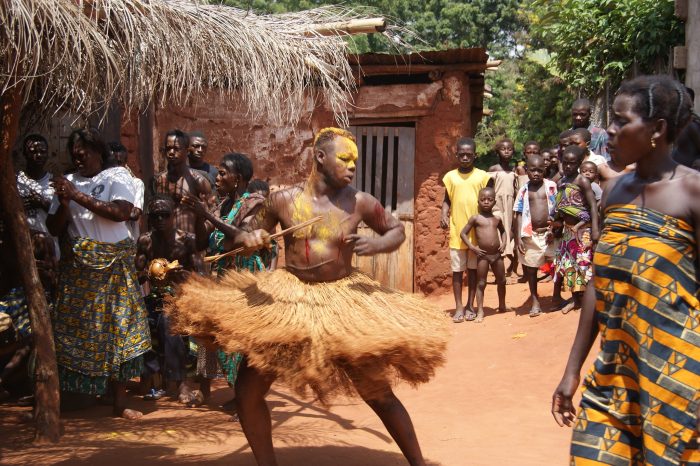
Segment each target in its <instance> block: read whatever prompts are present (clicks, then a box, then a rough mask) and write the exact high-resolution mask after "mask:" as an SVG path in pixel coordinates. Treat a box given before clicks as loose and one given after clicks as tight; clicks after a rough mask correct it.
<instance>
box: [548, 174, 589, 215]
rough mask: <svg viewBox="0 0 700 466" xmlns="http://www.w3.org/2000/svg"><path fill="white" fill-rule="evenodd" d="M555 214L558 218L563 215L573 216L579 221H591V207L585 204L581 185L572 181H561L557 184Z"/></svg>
mask: <svg viewBox="0 0 700 466" xmlns="http://www.w3.org/2000/svg"><path fill="white" fill-rule="evenodd" d="M556 203H557V214H558V216H559V217H560V218H563V217H564V215H568V216H569V217H573V218H575V219H577V220H578V221H580V222H585V223H589V222H590V221H591V209H590V207H589V206H588V204H586V199H585V198H584V197H583V191H581V187H580V186H579V185H577V184H574V183H563V184H562V185H561V186H559V188H558V191H557V197H556Z"/></svg>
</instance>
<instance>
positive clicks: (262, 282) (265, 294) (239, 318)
mask: <svg viewBox="0 0 700 466" xmlns="http://www.w3.org/2000/svg"><path fill="white" fill-rule="evenodd" d="M176 295H177V297H176V298H173V299H171V300H170V302H168V303H167V304H166V306H165V312H167V313H168V316H169V318H170V323H171V329H172V331H173V332H174V333H183V334H193V335H207V336H213V337H214V338H215V340H216V343H217V344H218V345H221V347H223V349H224V350H225V351H228V352H237V351H240V352H243V353H244V354H245V355H246V358H247V359H248V364H250V365H251V366H254V367H256V368H258V369H259V370H261V371H264V372H270V373H272V374H274V375H276V376H277V378H278V380H280V381H281V382H283V383H285V384H287V385H288V386H289V387H291V388H292V389H293V390H295V391H296V392H298V393H300V394H303V393H304V392H305V390H306V389H307V387H308V388H311V390H313V391H314V392H315V393H316V395H317V396H318V398H319V399H320V400H321V402H326V401H327V400H328V398H329V397H330V396H332V395H333V394H336V393H343V394H347V395H353V394H356V392H355V388H357V389H358V390H359V391H360V392H361V393H363V394H371V393H372V391H373V390H374V389H378V388H381V387H382V386H383V385H384V384H383V382H389V383H391V382H395V381H396V379H397V378H398V379H402V380H405V381H407V382H408V383H410V384H412V385H415V384H418V383H423V382H427V381H428V380H429V379H430V378H431V377H432V376H433V374H434V371H435V368H436V367H437V366H439V365H441V364H442V363H443V362H444V351H445V348H446V342H447V338H448V325H447V319H446V317H445V316H444V314H443V313H442V312H440V311H439V310H437V309H435V308H433V307H432V306H431V305H430V304H428V303H427V301H425V300H423V299H421V298H418V297H416V296H412V295H407V294H404V293H401V292H398V291H394V290H390V289H388V288H384V287H382V286H381V285H380V284H378V283H377V282H375V281H374V280H372V279H371V278H369V277H368V276H366V275H364V274H362V273H360V272H355V273H353V274H352V275H350V276H349V277H346V278H343V279H341V280H338V281H334V282H320V283H307V282H302V281H300V280H299V279H298V278H296V277H295V276H294V275H292V274H291V273H289V272H287V271H285V270H276V271H274V272H271V273H263V274H258V275H253V274H251V273H248V272H234V271H231V272H229V273H228V274H227V275H226V276H225V277H224V278H223V279H221V280H220V281H214V280H212V279H208V278H203V277H199V276H194V275H193V276H191V277H190V278H189V279H188V281H187V282H186V283H185V284H183V285H182V286H181V287H180V288H179V290H178V292H177V294H176Z"/></svg>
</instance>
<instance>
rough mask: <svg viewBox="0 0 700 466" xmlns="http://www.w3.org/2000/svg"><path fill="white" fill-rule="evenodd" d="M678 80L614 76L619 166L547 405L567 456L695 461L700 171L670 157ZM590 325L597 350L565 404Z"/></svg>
mask: <svg viewBox="0 0 700 466" xmlns="http://www.w3.org/2000/svg"><path fill="white" fill-rule="evenodd" d="M691 109H692V101H691V100H690V97H689V96H688V94H687V92H686V91H685V88H684V87H683V86H682V85H681V84H680V83H679V82H677V81H674V80H673V79H671V78H669V77H668V76H642V77H639V78H636V79H634V80H632V81H628V82H625V83H623V84H622V86H621V87H620V89H619V90H618V92H617V96H616V98H615V102H614V104H613V120H612V123H611V125H610V127H609V128H608V134H609V136H610V139H609V142H608V147H609V149H610V154H611V156H612V158H613V160H614V161H615V163H619V164H621V165H622V166H626V165H629V164H632V163H635V162H636V164H637V166H636V171H635V172H632V173H628V174H625V175H622V176H620V177H618V178H616V179H614V180H613V181H611V182H610V184H609V185H608V186H607V187H606V190H605V193H604V194H603V198H602V200H601V212H602V219H603V230H602V234H601V237H600V240H599V243H598V246H597V248H596V251H595V255H594V259H593V265H594V272H593V281H592V284H593V286H589V287H588V288H587V289H586V291H585V296H584V305H583V311H582V313H581V317H580V321H579V327H578V331H577V334H576V339H575V341H574V345H573V348H572V350H571V354H570V356H569V361H568V363H567V366H566V370H565V372H564V376H563V378H562V380H561V382H560V384H559V386H558V387H557V389H556V390H555V392H554V395H553V400H552V414H553V415H554V418H555V419H556V421H557V423H558V424H559V425H567V426H570V425H573V426H574V431H573V438H572V442H571V464H572V465H593V464H595V465H600V464H609V465H620V466H622V465H625V466H626V465H643V464H651V465H656V466H669V465H679V464H683V465H691V464H693V465H697V464H700V451H699V450H698V447H697V439H698V402H699V401H700V392H699V390H698V389H699V388H700V333H699V332H698V328H699V326H698V324H700V302H699V301H698V295H699V294H700V282H699V281H698V270H699V266H698V256H699V248H700V246H699V245H700V202H698V198H700V174H698V173H697V172H695V171H693V170H691V169H689V168H687V167H684V166H682V165H679V164H678V163H676V162H674V161H673V159H672V158H671V148H672V144H673V141H674V139H675V138H676V136H677V135H678V133H679V132H680V131H681V130H682V129H683V127H684V126H685V125H686V124H687V123H688V121H689V120H690V116H691ZM599 332H600V335H601V348H600V352H599V354H598V358H597V359H596V361H595V364H594V366H593V368H592V369H591V370H590V372H589V373H588V375H587V376H586V378H585V380H584V382H583V397H582V400H581V407H580V409H579V412H578V415H577V414H576V410H575V409H574V407H573V404H572V398H573V395H574V392H575V391H576V388H577V386H578V383H579V373H580V370H581V367H582V365H583V363H584V361H585V359H586V356H587V355H588V352H589V351H590V349H591V346H592V345H593V342H594V341H595V339H596V336H597V335H598V333H599Z"/></svg>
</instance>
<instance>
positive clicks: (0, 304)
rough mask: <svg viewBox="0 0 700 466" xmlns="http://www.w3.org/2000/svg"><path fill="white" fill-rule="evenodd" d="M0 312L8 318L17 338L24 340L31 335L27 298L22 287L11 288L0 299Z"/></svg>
mask: <svg viewBox="0 0 700 466" xmlns="http://www.w3.org/2000/svg"><path fill="white" fill-rule="evenodd" d="M0 312H4V313H5V314H8V315H9V316H10V318H11V319H12V326H13V327H14V328H15V333H16V335H17V337H18V338H20V339H25V338H29V337H30V336H31V335H32V327H31V324H30V321H29V308H28V307H27V298H26V297H25V295H24V288H23V287H21V286H18V287H16V288H12V289H10V291H8V292H7V294H6V295H5V296H3V297H1V298H0Z"/></svg>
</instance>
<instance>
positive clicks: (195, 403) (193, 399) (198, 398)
mask: <svg viewBox="0 0 700 466" xmlns="http://www.w3.org/2000/svg"><path fill="white" fill-rule="evenodd" d="M203 404H204V394H202V392H201V390H192V393H191V394H190V399H189V400H188V401H187V407H188V408H198V407H200V406H202V405H203Z"/></svg>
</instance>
